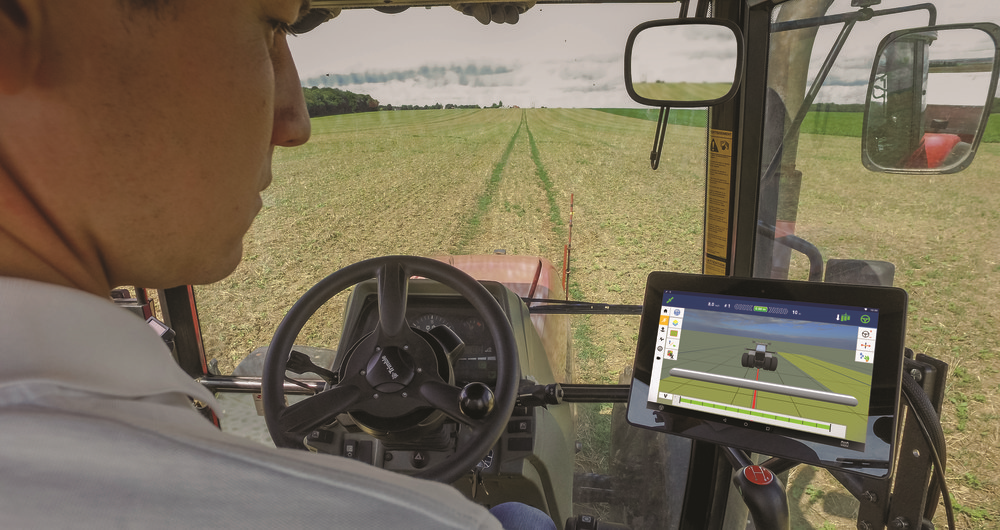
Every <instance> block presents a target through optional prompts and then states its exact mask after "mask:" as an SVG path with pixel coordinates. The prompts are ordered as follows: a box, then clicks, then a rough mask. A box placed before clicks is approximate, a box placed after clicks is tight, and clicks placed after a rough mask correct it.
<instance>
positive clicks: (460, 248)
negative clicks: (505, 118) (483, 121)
mask: <svg viewBox="0 0 1000 530" xmlns="http://www.w3.org/2000/svg"><path fill="white" fill-rule="evenodd" d="M524 125H525V118H524V113H523V112H522V113H521V122H520V123H518V124H517V129H516V130H515V131H514V134H513V135H512V136H511V137H510V141H509V142H507V148H506V149H505V150H504V152H503V155H501V156H500V160H499V161H497V163H496V165H494V166H493V171H492V172H491V173H490V180H489V181H487V182H486V189H485V190H483V193H481V194H480V195H479V196H478V197H476V209H475V210H474V211H473V212H472V215H471V216H470V217H469V218H468V220H466V222H465V225H464V226H463V227H462V228H461V229H460V233H461V236H460V238H459V240H458V242H457V243H455V247H456V249H457V252H456V253H457V254H466V253H468V248H469V246H470V243H471V242H472V240H473V239H475V237H476V236H477V235H479V231H480V227H481V226H482V224H483V218H484V217H485V216H486V214H487V213H488V212H489V210H490V207H491V206H492V204H493V198H494V197H495V196H496V193H497V190H498V189H499V188H500V180H501V179H502V178H503V171H504V168H505V167H506V166H507V161H508V160H509V159H510V154H511V152H512V151H514V145H515V143H516V142H517V138H518V136H520V135H521V127H522V126H524Z"/></svg>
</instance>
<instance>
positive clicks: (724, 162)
mask: <svg viewBox="0 0 1000 530" xmlns="http://www.w3.org/2000/svg"><path fill="white" fill-rule="evenodd" d="M732 167H733V133H732V131H723V130H719V129H712V130H711V133H710V134H709V139H708V190H707V193H706V198H705V256H704V258H705V259H704V271H705V274H716V275H725V274H726V265H727V264H728V262H729V190H730V187H731V186H730V185H731V181H732Z"/></svg>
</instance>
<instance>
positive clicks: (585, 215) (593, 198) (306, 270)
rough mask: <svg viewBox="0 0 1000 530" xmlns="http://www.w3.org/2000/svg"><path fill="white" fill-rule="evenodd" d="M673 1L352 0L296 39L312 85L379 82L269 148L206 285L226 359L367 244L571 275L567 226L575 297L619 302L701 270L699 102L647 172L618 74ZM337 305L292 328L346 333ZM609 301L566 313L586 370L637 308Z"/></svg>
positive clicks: (342, 91)
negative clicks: (230, 244)
mask: <svg viewBox="0 0 1000 530" xmlns="http://www.w3.org/2000/svg"><path fill="white" fill-rule="evenodd" d="M677 12H678V8H677V6H676V5H665V6H662V5H615V6H610V5H606V6H604V5H584V6H558V5H553V6H548V5H546V6H538V7H536V8H535V9H533V10H531V11H529V12H527V13H525V14H524V15H523V16H522V17H521V19H520V21H519V22H518V23H517V24H516V25H502V26H499V25H495V24H493V25H489V26H484V25H481V24H480V23H479V22H477V21H476V20H475V19H474V18H472V17H469V16H465V15H463V14H462V13H460V12H458V11H456V10H454V9H452V8H449V7H439V8H433V9H423V8H412V9H410V10H408V11H406V12H404V13H401V14H397V15H388V14H384V13H379V12H375V11H372V10H367V9H359V10H345V11H344V12H343V13H342V14H341V15H340V16H338V17H337V18H335V19H333V20H331V21H330V22H327V23H325V24H323V25H322V26H320V27H319V28H317V29H316V30H314V31H312V32H310V33H307V34H305V35H301V36H298V37H296V38H293V39H291V40H290V44H291V47H292V51H293V54H294V55H295V58H296V62H297V64H298V67H299V73H300V77H301V78H302V82H303V86H304V88H305V89H306V91H307V100H308V98H310V97H313V96H312V95H310V94H313V95H314V96H315V98H317V99H322V98H325V99H322V101H325V102H331V101H335V100H338V98H339V100H346V99H349V98H350V97H351V96H347V95H346V94H347V93H348V92H349V93H352V94H358V95H364V96H368V97H369V99H367V100H365V101H364V102H363V103H361V104H360V108H358V109H350V110H351V112H350V113H345V114H337V115H330V116H323V117H316V118H314V119H313V120H312V121H313V123H312V129H313V130H312V138H311V140H310V142H309V143H308V144H307V145H306V146H304V147H302V148H296V149H289V150H285V149H280V148H279V149H278V150H277V151H276V153H275V157H274V182H273V183H272V184H271V186H270V188H268V189H267V190H266V191H265V192H264V194H263V199H264V209H263V211H262V212H261V214H260V216H259V217H258V219H257V220H256V221H255V222H254V225H253V228H252V229H251V231H250V233H249V235H248V236H247V238H246V240H245V249H244V259H243V263H242V265H241V266H240V268H239V269H238V270H237V271H236V272H235V273H234V274H233V275H232V276H230V277H229V278H228V279H226V280H224V281H222V282H220V283H218V284H215V285H211V286H207V287H203V288H199V290H198V293H197V295H198V305H199V308H200V313H201V315H202V331H203V336H204V337H205V344H206V351H207V353H208V356H209V358H213V357H214V358H215V359H218V362H219V367H220V371H221V372H222V373H230V372H231V370H232V369H233V368H234V367H235V366H236V365H237V364H238V363H239V362H240V361H241V360H242V359H243V358H244V357H245V356H246V355H247V353H248V352H250V351H252V350H253V349H255V348H258V347H261V346H266V345H267V344H268V343H269V342H270V339H271V335H272V334H273V333H274V330H275V328H276V327H277V324H278V322H279V321H280V319H281V317H282V316H283V315H284V313H285V311H287V309H288V308H289V307H291V305H292V304H293V303H294V302H295V300H296V299H298V297H299V296H301V295H302V294H303V293H304V292H305V291H306V290H307V289H308V288H309V287H311V286H312V285H313V284H314V283H316V282H317V281H318V280H320V279H321V278H323V277H324V276H326V275H327V274H330V273H331V272H333V271H335V270H337V269H339V268H341V267H343V266H345V265H348V264H351V263H354V262H357V261H360V260H363V259H367V258H371V257H375V256H381V255H388V254H411V255H421V256H439V255H463V254H491V253H493V252H494V251H496V250H497V249H502V250H503V251H504V252H506V254H507V255H516V256H539V257H542V258H545V259H547V260H549V261H550V262H551V263H552V264H553V266H554V268H555V269H556V272H557V274H558V275H561V272H562V268H563V264H564V261H565V260H564V254H565V250H566V247H567V246H568V245H569V244H570V237H571V236H572V248H571V255H570V258H569V274H568V288H567V289H566V291H568V292H569V298H570V299H572V300H587V301H593V302H604V303H611V304H641V303H642V292H643V291H642V289H643V285H644V282H645V277H646V274H647V273H648V272H649V271H652V270H676V271H687V272H699V271H700V269H701V257H700V254H701V238H702V229H701V226H702V218H703V211H704V210H703V206H702V202H703V201H702V197H703V195H704V184H703V179H704V172H705V170H704V159H705V154H704V145H705V129H704V123H705V118H704V115H705V111H704V110H693V111H687V112H684V111H675V112H674V113H672V117H671V122H678V124H676V125H671V126H670V127H669V130H668V135H669V138H670V145H671V149H670V153H668V154H665V155H664V161H663V164H664V165H665V166H667V165H669V168H665V170H664V171H660V172H658V173H652V172H651V171H650V170H649V150H650V146H651V145H652V137H653V131H654V128H655V124H656V122H655V119H656V111H655V109H652V110H651V109H646V108H639V106H638V105H637V104H635V103H633V102H632V101H631V100H630V99H629V98H628V96H627V94H626V92H625V88H624V82H623V76H622V72H623V70H624V66H623V53H622V50H623V49H624V43H625V40H626V37H627V36H628V32H629V31H630V30H631V29H632V28H633V27H635V26H636V25H637V24H639V23H641V22H643V21H646V20H651V19H655V18H673V17H676V16H677ZM400 35H420V38H419V39H400V38H398V36H400ZM359 97H360V96H359ZM355 99H358V98H355ZM376 101H377V103H376ZM335 106H336V104H335V103H331V104H329V107H331V109H325V108H322V104H320V105H316V106H315V107H314V108H313V109H311V112H313V113H314V114H325V113H327V112H330V111H331V110H332V111H334V112H342V111H343V110H342V109H341V110H337V109H333V108H332V107H335ZM413 108H416V109H419V110H411V109H413ZM403 109H405V110H403ZM355 110H358V111H361V112H354V111H355ZM571 215H572V217H571ZM571 221H572V227H571V226H570V223H571ZM556 282H558V283H560V284H561V283H562V280H561V278H559V277H558V276H557V278H556ZM340 304H342V302H340V303H336V302H331V303H329V304H327V306H328V309H330V312H329V314H328V315H327V316H326V318H328V319H329V320H328V321H326V322H322V321H320V322H321V323H320V324H317V325H315V326H314V327H311V328H309V329H307V330H304V331H303V334H302V335H300V342H301V343H303V344H310V345H314V346H323V347H327V348H335V347H336V344H337V339H338V337H339V332H340V330H339V327H338V325H339V324H338V322H339V321H338V320H337V318H338V317H339V312H340V310H341V307H342V306H341V305H340ZM602 318H605V317H602ZM606 318H607V319H610V320H611V322H609V323H608V324H607V325H605V324H601V325H600V326H597V325H593V324H590V317H579V318H575V319H574V334H575V335H576V339H577V340H575V343H576V346H575V347H576V350H577V353H578V355H579V357H580V361H581V363H580V366H579V368H581V370H580V371H579V374H578V380H584V381H588V382H617V380H618V372H619V371H621V369H622V368H623V367H625V366H627V365H629V364H630V363H631V359H632V356H633V354H634V347H635V343H634V335H635V329H636V328H637V326H638V318H637V317H606ZM315 320H317V321H318V320H320V319H315ZM590 360H594V361H595V362H597V361H598V360H599V361H600V362H597V364H596V365H594V366H589V364H590Z"/></svg>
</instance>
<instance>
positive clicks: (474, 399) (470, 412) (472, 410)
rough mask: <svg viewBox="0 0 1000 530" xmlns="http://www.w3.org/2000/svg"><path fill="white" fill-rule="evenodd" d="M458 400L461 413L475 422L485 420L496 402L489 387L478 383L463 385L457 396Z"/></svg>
mask: <svg viewBox="0 0 1000 530" xmlns="http://www.w3.org/2000/svg"><path fill="white" fill-rule="evenodd" d="M458 400H459V401H458V405H459V407H460V408H461V409H462V413H463V414H465V415H466V416H468V417H470V418H472V419H476V420H481V419H483V418H485V417H486V416H487V415H488V414H489V413H490V412H491V411H492V410H493V404H494V402H495V401H496V400H495V399H494V397H493V391H492V390H490V387H488V386H486V385H485V384H483V383H479V382H475V383H469V384H467V385H465V386H464V387H463V388H462V391H461V392H460V393H459V394H458Z"/></svg>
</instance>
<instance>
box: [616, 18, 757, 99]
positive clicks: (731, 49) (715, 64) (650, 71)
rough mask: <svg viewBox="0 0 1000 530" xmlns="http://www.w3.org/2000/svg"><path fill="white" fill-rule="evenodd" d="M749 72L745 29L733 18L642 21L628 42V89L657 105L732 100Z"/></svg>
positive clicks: (626, 77) (626, 54) (630, 35)
mask: <svg viewBox="0 0 1000 530" xmlns="http://www.w3.org/2000/svg"><path fill="white" fill-rule="evenodd" d="M742 77H743V34H742V33H741V32H740V29H739V27H737V26H736V25H735V24H733V23H731V22H729V21H727V20H717V19H704V18H702V19H698V18H689V19H679V20H654V21H651V22H645V23H642V24H640V25H638V26H636V28H635V29H634V30H632V33H630V34H629V36H628V41H627V42H626V44H625V89H626V90H627V91H628V95H629V96H630V97H631V98H632V99H633V100H635V101H636V102H638V103H641V104H643V105H650V106H654V107H707V106H710V105H715V104H717V103H721V102H724V101H727V100H729V99H730V98H732V97H733V95H734V94H735V93H736V90H737V89H738V88H739V86H740V80H741V79H742Z"/></svg>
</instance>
